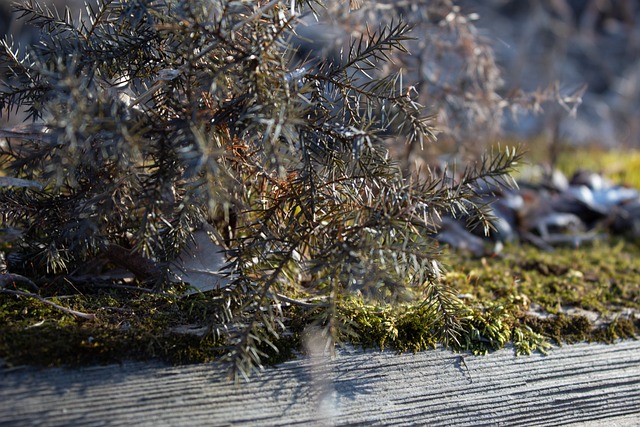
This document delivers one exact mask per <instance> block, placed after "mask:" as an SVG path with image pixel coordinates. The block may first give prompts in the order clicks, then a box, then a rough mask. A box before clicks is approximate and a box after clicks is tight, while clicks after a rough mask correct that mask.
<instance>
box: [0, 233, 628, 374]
mask: <svg viewBox="0 0 640 427" xmlns="http://www.w3.org/2000/svg"><path fill="white" fill-rule="evenodd" d="M446 260H447V262H446V264H447V265H448V268H447V271H446V272H445V273H444V275H443V278H442V280H443V282H444V283H445V284H447V285H450V286H452V287H453V288H455V289H456V291H457V293H458V294H459V296H460V297H461V301H462V303H461V304H462V305H461V306H460V307H458V309H457V314H456V315H457V316H459V320H460V323H461V325H462V327H463V328H462V329H461V330H459V331H458V334H457V335H456V337H455V338H454V339H453V340H450V341H449V345H450V346H451V347H452V348H454V349H457V350H462V351H471V352H473V353H476V354H484V353H487V352H489V351H492V350H495V349H498V348H502V347H503V346H505V345H507V344H509V343H512V344H514V346H515V349H516V351H517V352H518V353H524V354H526V353H530V352H532V351H536V350H538V351H542V352H544V351H545V350H546V349H548V348H549V346H550V343H563V342H566V343H574V342H578V341H601V342H608V343H609V342H613V341H615V340H617V339H619V338H631V337H635V336H636V335H638V333H639V331H640V320H639V319H638V317H637V316H636V317H634V313H636V314H637V313H640V249H639V248H638V247H637V246H636V245H635V244H633V243H630V242H626V241H621V240H620V241H610V242H596V243H595V244H593V245H591V246H588V247H583V248H578V249H575V248H566V249H559V250H557V251H555V252H552V253H545V252H540V251H538V250H536V249H533V248H530V247H527V246H513V247H509V248H507V249H506V250H505V252H504V255H503V256H501V257H499V258H481V259H476V258H471V257H468V256H466V255H464V254H455V253H452V254H447V256H446ZM177 291H178V290H176V292H175V294H170V293H164V294H153V293H147V292H142V291H136V290H129V289H103V288H100V289H91V287H87V288H86V289H77V288H75V289H71V288H68V287H67V286H50V287H49V288H45V289H41V291H40V295H41V296H43V297H47V298H50V299H51V301H53V302H56V303H58V304H60V305H63V306H65V307H68V308H72V309H75V310H78V311H83V312H90V313H95V314H96V320H94V321H87V320H83V319H78V318H75V317H74V316H73V315H70V314H65V313H63V312H61V311H59V310H57V309H55V308H53V307H51V306H49V305H46V304H44V303H42V302H40V301H38V300H36V299H33V298H29V297H23V296H16V295H13V294H7V293H1V294H0V325H1V326H0V329H1V331H0V358H2V359H4V361H5V363H7V364H11V365H13V364H24V363H27V364H33V365H38V366H59V365H66V366H74V365H82V364H95V363H113V362H119V361H123V360H127V359H135V360H146V359H154V358H156V359H157V358H159V359H162V360H165V361H168V362H171V363H193V362H207V361H212V360H215V359H216V358H217V357H219V356H220V355H221V349H222V348H223V347H224V342H223V341H222V340H220V339H217V338H215V337H214V336H212V334H199V335H196V334H186V333H179V332H175V328H176V327H178V326H183V325H190V326H195V327H200V328H201V330H206V327H207V326H209V325H210V322H211V316H212V313H213V304H214V299H213V298H212V296H211V295H205V294H195V295H191V296H188V297H181V296H180V295H179V292H177ZM338 309H339V310H340V311H341V313H342V314H343V317H344V318H345V319H347V322H348V323H349V330H350V334H349V335H345V336H344V337H343V339H344V341H347V342H351V343H353V344H356V345H362V346H365V347H380V348H391V349H394V350H396V351H420V350H424V349H427V348H429V347H432V346H435V345H436V343H437V342H438V341H439V340H440V337H438V336H437V335H436V334H435V333H434V332H433V331H434V330H436V329H437V328H435V327H434V324H433V321H434V320H433V318H432V317H431V316H430V314H429V310H428V307H425V306H423V305H421V304H419V303H416V304H404V305H398V306H377V305H371V304H366V303H364V302H363V301H362V300H360V299H358V298H352V299H349V300H343V301H341V302H340V304H339V307H338ZM571 309H573V311H574V313H573V314H572V313H571ZM575 310H582V311H578V312H577V314H576V313H575ZM583 313H588V314H589V316H586V315H584V314H583ZM316 314H317V313H316ZM285 317H287V318H289V319H293V320H292V321H291V322H292V324H291V325H290V326H291V333H290V334H287V335H286V337H285V338H282V339H281V340H280V341H278V342H276V343H275V344H276V345H277V346H278V347H279V348H280V351H279V352H275V351H273V350H269V349H268V348H265V349H264V350H265V351H266V352H267V353H268V354H269V355H270V357H271V359H270V361H271V362H278V361H281V360H284V359H287V358H289V357H291V355H292V354H293V352H294V351H295V350H298V349H300V343H301V342H302V339H301V337H302V334H303V331H304V328H305V326H306V325H307V324H308V323H310V322H311V321H312V319H314V318H316V316H315V314H314V313H313V311H309V310H306V309H304V308H301V307H294V306H291V307H288V308H286V309H285Z"/></svg>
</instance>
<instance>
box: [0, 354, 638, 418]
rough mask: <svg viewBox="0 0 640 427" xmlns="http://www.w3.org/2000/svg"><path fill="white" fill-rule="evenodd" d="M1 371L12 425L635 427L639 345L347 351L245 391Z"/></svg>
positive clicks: (136, 377) (81, 373)
mask: <svg viewBox="0 0 640 427" xmlns="http://www.w3.org/2000/svg"><path fill="white" fill-rule="evenodd" d="M465 365H466V366H465ZM467 368H468V369H467ZM0 374H1V377H2V386H1V387H0V401H2V402H3V404H2V405H0V424H1V425H11V426H14V425H15V426H21V425H41V426H61V425H65V426H80V425H82V426H104V425H134V424H135V425H144V426H146V425H148V426H152V425H153V426H164V425H171V426H178V425H254V426H269V425H363V426H364V425H367V426H370V425H390V426H391V425H433V426H436V425H443V426H451V425H459V426H472V425H473V426H482V425H487V426H488V425H504V426H522V425H527V426H551V425H554V426H556V425H590V426H595V425H610V426H637V425H640V341H624V342H620V343H618V344H615V345H603V344H576V345H572V346H563V347H560V348H554V349H553V350H552V351H551V352H550V354H549V355H548V356H543V355H539V354H535V355H532V356H521V357H515V355H514V351H513V350H512V349H511V350H510V349H506V350H501V351H498V352H495V353H492V354H490V355H488V356H484V357H474V356H470V355H465V356H463V358H461V355H460V354H456V353H452V352H450V351H445V350H442V349H438V350H432V351H426V352H422V353H418V354H401V355H397V354H394V353H392V352H377V351H361V350H356V349H352V348H345V349H342V350H340V351H339V352H338V354H337V356H336V357H335V358H334V359H333V360H331V359H328V358H324V357H320V356H315V357H312V358H304V359H299V360H294V361H290V362H287V363H284V364H282V365H279V366H278V367H276V368H271V369H267V370H266V371H265V372H263V373H262V374H261V375H259V376H257V377H254V378H253V380H252V382H250V383H248V384H246V383H242V384H233V383H230V382H228V381H227V380H226V377H225V374H224V372H223V369H222V367H221V366H220V365H215V364H206V365H189V366H178V367H173V366H166V365H162V364H160V363H157V362H153V363H134V362H127V363H124V364H122V365H110V366H99V367H89V368H81V369H45V370H37V369H34V368H30V367H21V368H12V369H9V368H3V369H0Z"/></svg>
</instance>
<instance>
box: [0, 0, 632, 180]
mask: <svg viewBox="0 0 640 427" xmlns="http://www.w3.org/2000/svg"><path fill="white" fill-rule="evenodd" d="M0 1H1V2H0V36H2V37H5V36H6V37H9V40H13V42H14V43H15V46H17V47H20V48H19V49H20V50H21V51H24V46H26V45H29V44H34V43H37V39H38V33H37V31H35V29H33V28H31V27H30V26H29V25H28V24H27V23H25V22H22V21H20V20H17V19H16V18H17V16H18V15H19V14H16V13H13V14H12V12H11V7H10V4H11V3H12V2H11V1H10V0H0ZM39 1H40V3H41V4H42V5H43V6H47V7H54V6H55V7H56V8H58V10H60V11H61V13H62V10H63V9H64V7H65V6H68V7H70V8H71V9H72V10H73V11H74V12H73V13H74V16H77V13H78V10H79V8H81V6H82V2H81V1H78V0H39ZM362 3H363V4H362V6H361V7H360V8H359V9H357V10H355V11H352V13H347V12H348V10H347V9H348V2H342V1H336V2H331V1H329V2H326V5H327V8H326V10H325V11H321V12H320V13H319V14H318V19H319V21H317V20H316V17H314V16H312V15H310V14H309V15H307V16H304V17H303V23H304V25H301V26H300V27H299V28H298V31H299V32H300V33H302V34H303V35H304V40H305V42H304V44H306V45H305V46H304V47H305V49H308V50H313V51H315V52H317V55H319V56H324V57H328V56H330V55H337V53H336V52H338V51H339V49H340V48H341V47H343V46H344V45H345V44H348V42H349V40H351V39H352V38H356V37H359V36H360V35H361V34H363V33H364V32H365V31H366V23H367V22H368V23H369V26H370V27H371V28H374V29H375V24H376V23H380V22H387V23H388V22H392V21H397V19H398V17H402V18H403V19H404V20H405V21H407V22H408V23H410V24H411V25H413V26H414V30H413V33H412V35H413V37H415V40H412V41H409V42H408V43H407V45H408V48H409V51H410V52H411V54H410V55H397V56H396V57H394V63H393V64H389V65H388V67H387V68H388V69H387V70H385V71H394V70H397V69H401V70H402V71H403V73H404V76H405V77H404V81H405V84H407V85H409V84H411V85H413V88H414V89H415V91H416V92H415V93H417V95H418V97H419V100H420V102H421V103H422V104H423V105H425V106H426V107H428V111H429V113H430V114H432V115H433V116H434V120H435V122H436V125H437V128H438V129H439V130H440V133H439V137H438V139H439V143H438V144H436V145H433V146H429V147H426V150H421V149H419V148H418V147H407V146H405V145H404V144H403V141H402V139H401V138H400V139H399V140H393V141H391V147H392V149H393V151H394V153H395V154H396V155H397V156H398V158H401V159H403V161H405V162H406V166H407V167H410V168H413V167H420V164H421V162H426V163H429V162H431V160H432V159H433V158H434V155H438V156H440V155H442V154H443V153H448V155H452V156H458V157H460V158H462V159H464V158H467V157H475V156H477V155H478V153H481V152H484V151H486V149H487V148H488V147H490V146H492V145H493V144H495V143H496V142H502V143H503V144H512V143H517V144H524V145H527V146H528V149H529V151H530V152H531V153H532V155H533V156H534V157H535V159H536V161H540V162H547V163H549V164H550V165H552V166H555V165H557V164H558V163H559V162H560V163H561V162H562V161H563V160H562V158H561V154H562V153H565V152H572V150H573V152H575V150H576V149H579V150H581V151H584V150H587V148H588V149H589V150H601V149H602V150H604V149H606V150H610V149H613V150H625V151H626V150H635V149H637V148H639V147H638V146H639V145H640V117H639V116H640V56H639V55H638V53H639V52H640V21H639V14H640V6H638V2H637V1H635V0H485V1H481V2H478V1H471V0H459V1H455V2H453V1H449V0H418V1H409V0H391V1H389V0H387V1H363V2H362ZM372 23H373V24H372ZM313 43H315V44H313ZM16 119H17V118H16ZM6 123H7V122H6V119H5V118H3V125H6ZM629 152H630V151H629Z"/></svg>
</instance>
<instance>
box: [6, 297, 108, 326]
mask: <svg viewBox="0 0 640 427" xmlns="http://www.w3.org/2000/svg"><path fill="white" fill-rule="evenodd" d="M0 292H2V293H5V294H13V295H18V296H23V297H31V298H35V299H37V300H38V301H40V302H43V303H45V304H47V305H50V306H51V307H53V308H56V309H58V310H60V311H63V312H65V313H67V314H71V315H73V316H76V317H80V318H82V319H86V320H96V315H95V314H93V313H83V312H81V311H77V310H72V309H70V308H67V307H63V306H61V305H58V304H56V303H54V302H51V301H48V300H46V299H44V298H42V297H41V296H40V295H36V294H33V293H31V292H23V291H15V290H13V289H0Z"/></svg>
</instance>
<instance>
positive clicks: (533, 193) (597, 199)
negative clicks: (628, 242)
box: [435, 168, 640, 256]
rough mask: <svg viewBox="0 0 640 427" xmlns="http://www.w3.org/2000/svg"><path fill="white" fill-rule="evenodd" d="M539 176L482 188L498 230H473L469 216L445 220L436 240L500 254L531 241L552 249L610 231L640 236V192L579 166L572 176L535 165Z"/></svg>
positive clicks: (474, 251)
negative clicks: (504, 186)
mask: <svg viewBox="0 0 640 427" xmlns="http://www.w3.org/2000/svg"><path fill="white" fill-rule="evenodd" d="M531 172H532V173H531V174H530V175H532V176H533V175H535V176H536V178H535V179H532V180H529V179H526V180H523V181H521V182H519V188H518V189H513V190H505V189H502V188H496V187H492V186H489V185H487V186H485V187H484V188H480V189H479V193H480V194H482V195H483V196H482V199H483V201H484V202H486V203H490V207H491V211H492V214H493V216H494V217H495V220H494V229H493V230H491V232H490V233H489V235H488V236H487V235H485V234H484V232H483V230H482V229H481V227H478V228H477V229H474V230H471V231H468V230H467V228H466V218H450V217H448V218H443V219H442V222H441V224H440V231H439V232H438V233H437V234H436V235H435V238H436V239H437V240H438V241H440V242H441V243H443V244H446V245H449V246H451V247H453V248H455V249H460V250H464V251H469V252H471V253H472V254H473V255H476V256H484V255H496V254H498V253H499V252H500V251H501V250H502V247H503V245H504V244H505V243H511V242H516V241H519V242H526V243H529V244H533V245H534V246H537V247H538V248H540V249H542V250H547V251H552V250H553V249H554V247H556V246H558V245H565V246H566V245H569V246H573V247H577V246H580V245H582V244H584V243H589V242H591V241H593V240H594V239H601V238H603V237H604V236H606V235H608V234H614V235H616V234H617V235H623V236H625V237H627V238H630V239H638V238H640V192H638V190H636V189H633V188H627V187H623V186H619V185H615V184H613V183H612V182H610V181H608V180H607V179H605V178H604V177H603V176H601V175H600V174H597V173H594V172H589V171H585V170H580V171H578V172H576V173H575V174H574V175H573V176H572V177H571V178H570V179H568V178H567V177H566V176H564V175H563V174H562V173H561V172H559V171H557V170H555V171H548V170H547V171H545V170H542V169H541V168H534V169H532V170H531Z"/></svg>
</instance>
